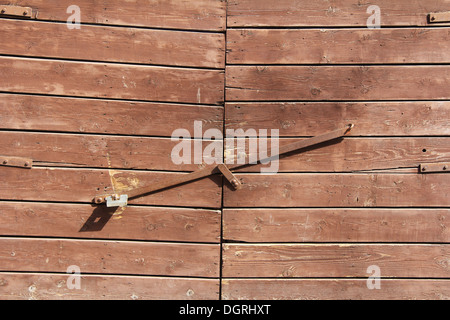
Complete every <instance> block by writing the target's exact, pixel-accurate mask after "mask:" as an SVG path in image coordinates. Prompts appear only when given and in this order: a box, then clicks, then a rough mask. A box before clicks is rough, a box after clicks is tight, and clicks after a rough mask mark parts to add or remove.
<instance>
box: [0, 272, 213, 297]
mask: <svg viewBox="0 0 450 320" xmlns="http://www.w3.org/2000/svg"><path fill="white" fill-rule="evenodd" d="M69 276H70V275H61V274H39V273H0V299H2V300H217V299H218V298H219V280H216V279H196V278H163V277H142V276H110V275H98V276H97V275H81V278H80V284H81V289H80V290H76V289H68V288H67V283H68V282H69V281H70V280H71V279H69Z"/></svg>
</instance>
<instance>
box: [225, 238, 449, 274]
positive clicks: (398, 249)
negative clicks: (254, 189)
mask: <svg viewBox="0 0 450 320" xmlns="http://www.w3.org/2000/svg"><path fill="white" fill-rule="evenodd" d="M449 257H450V247H449V245H445V244H433V245H431V244H427V245H419V244H414V245H413V244H408V245H406V244H402V245H398V244H391V245H389V244H383V245H381V244H351V245H349V244H346V245H343V244H264V245H263V244H257V245H248V244H246V245H244V244H225V245H224V246H223V277H230V278H239V277H251V278H259V277H305V278H310V277H313V278H315V277H364V278H366V277H369V276H371V275H372V274H367V269H368V267H369V266H372V265H376V266H378V267H379V268H380V276H381V277H404V278H408V277H411V278H420V277H424V278H445V277H449V275H450V268H449V265H448V259H449Z"/></svg>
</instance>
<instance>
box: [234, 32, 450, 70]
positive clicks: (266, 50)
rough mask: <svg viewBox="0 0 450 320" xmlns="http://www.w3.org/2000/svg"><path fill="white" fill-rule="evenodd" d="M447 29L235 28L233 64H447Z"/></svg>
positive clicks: (449, 35) (448, 57)
mask: <svg viewBox="0 0 450 320" xmlns="http://www.w3.org/2000/svg"><path fill="white" fill-rule="evenodd" d="M449 41H450V34H449V33H448V29H447V28H428V29H427V28H402V29H384V28H383V29H362V30H361V29H321V30H315V29H306V30H305V29H300V30H299V29H294V30H292V29H291V30H290V29H288V30H285V29H282V30H277V29H262V30H260V29H230V30H228V31H227V52H228V55H227V62H228V63H229V64H358V63H365V64H379V63H381V64H383V63H400V64H402V63H448V62H449V61H450V53H449V50H448V45H447V44H448V43H449Z"/></svg>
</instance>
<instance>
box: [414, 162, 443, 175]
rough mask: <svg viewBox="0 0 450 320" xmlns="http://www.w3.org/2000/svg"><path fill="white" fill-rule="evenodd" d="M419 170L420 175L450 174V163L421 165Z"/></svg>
mask: <svg viewBox="0 0 450 320" xmlns="http://www.w3.org/2000/svg"><path fill="white" fill-rule="evenodd" d="M419 170H420V172H421V173H437V172H450V163H422V164H421V165H420V166H419Z"/></svg>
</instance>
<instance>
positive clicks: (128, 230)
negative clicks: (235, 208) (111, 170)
mask: <svg viewBox="0 0 450 320" xmlns="http://www.w3.org/2000/svg"><path fill="white" fill-rule="evenodd" d="M0 213H1V214H0V235H1V236H19V237H20V236H23V237H26V236H32V237H68V238H92V239H94V238H98V239H120V240H146V241H185V242H211V243H213V242H219V239H220V232H221V231H220V228H221V226H220V224H221V214H220V212H219V211H213V210H202V209H185V208H169V207H164V208H160V207H133V206H129V207H127V208H125V209H124V208H106V206H99V207H92V206H90V205H77V204H56V203H32V202H2V203H1V206H0Z"/></svg>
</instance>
